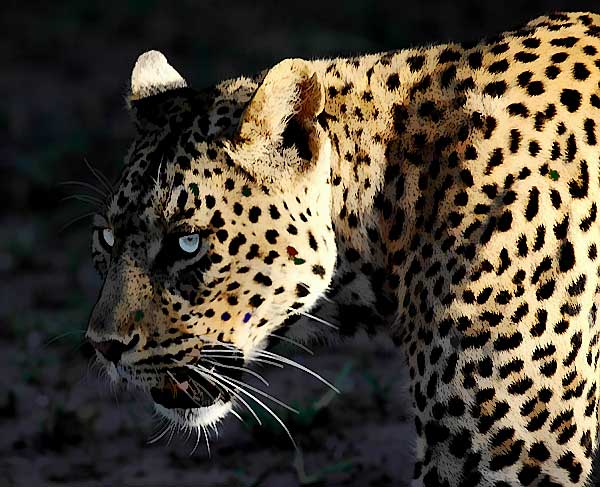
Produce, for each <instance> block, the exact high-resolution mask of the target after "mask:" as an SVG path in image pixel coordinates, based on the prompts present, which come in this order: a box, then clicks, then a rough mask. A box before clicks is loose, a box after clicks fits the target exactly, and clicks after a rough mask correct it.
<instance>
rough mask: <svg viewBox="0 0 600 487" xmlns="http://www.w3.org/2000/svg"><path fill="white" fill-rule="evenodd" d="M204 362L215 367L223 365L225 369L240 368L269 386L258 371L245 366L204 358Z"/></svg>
mask: <svg viewBox="0 0 600 487" xmlns="http://www.w3.org/2000/svg"><path fill="white" fill-rule="evenodd" d="M205 362H207V363H209V364H212V365H216V366H217V367H224V368H226V369H233V370H240V371H242V372H245V373H247V374H250V375H252V376H254V377H256V378H257V379H258V380H260V381H261V382H262V383H263V384H264V385H265V386H267V387H269V382H268V381H267V379H265V378H264V377H263V376H262V375H260V374H259V373H258V372H255V371H254V370H250V369H248V368H247V367H237V366H235V365H225V364H221V363H219V362H213V361H212V360H205Z"/></svg>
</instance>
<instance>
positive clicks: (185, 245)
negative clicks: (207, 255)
mask: <svg viewBox="0 0 600 487" xmlns="http://www.w3.org/2000/svg"><path fill="white" fill-rule="evenodd" d="M199 245H200V235H198V234H197V233H192V234H191V235H184V236H183V237H179V247H180V248H181V250H183V251H184V252H187V253H188V254H193V253H194V252H196V251H197V250H198V246H199Z"/></svg>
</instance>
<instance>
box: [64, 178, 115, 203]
mask: <svg viewBox="0 0 600 487" xmlns="http://www.w3.org/2000/svg"><path fill="white" fill-rule="evenodd" d="M58 184H60V185H61V186H81V187H82V188H86V189H89V190H90V191H94V192H95V193H96V194H98V195H99V196H101V197H102V198H103V199H106V198H108V196H109V195H108V193H106V192H105V191H103V190H101V189H100V188H97V187H96V186H94V185H93V184H90V183H86V182H85V181H62V182H60V183H58Z"/></svg>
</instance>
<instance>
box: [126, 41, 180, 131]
mask: <svg viewBox="0 0 600 487" xmlns="http://www.w3.org/2000/svg"><path fill="white" fill-rule="evenodd" d="M189 92H191V89H190V88H188V86H187V82H186V81H185V79H183V77H182V76H181V75H180V74H179V73H178V72H177V71H176V70H175V69H174V68H173V67H172V66H171V65H170V64H169V63H168V61H167V58H166V57H165V56H164V55H163V54H162V53H161V52H159V51H147V52H145V53H143V54H142V55H141V56H139V57H138V59H137V61H136V63H135V66H134V67H133V71H132V73H131V87H130V91H129V94H128V97H127V103H128V106H129V110H130V112H131V115H132V117H133V119H134V122H135V124H136V126H137V127H138V129H141V128H144V127H146V126H148V124H153V125H160V124H161V123H162V121H163V120H164V116H163V115H164V114H163V108H162V105H163V104H164V103H163V102H165V101H167V98H172V97H176V96H178V95H182V96H186V97H187V96H189V94H190V93H189Z"/></svg>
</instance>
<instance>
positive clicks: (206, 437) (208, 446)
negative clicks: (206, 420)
mask: <svg viewBox="0 0 600 487" xmlns="http://www.w3.org/2000/svg"><path fill="white" fill-rule="evenodd" d="M202 431H203V432H204V439H205V440H206V451H207V452H208V458H210V457H211V453H210V444H209V441H208V431H207V429H206V426H202Z"/></svg>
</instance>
